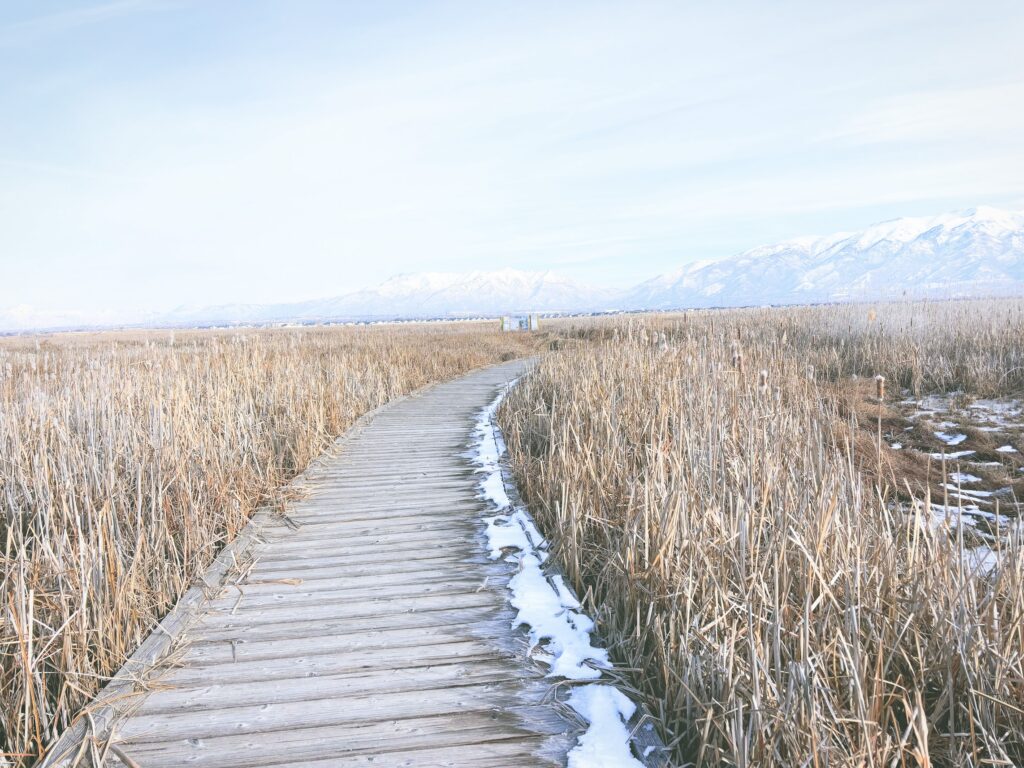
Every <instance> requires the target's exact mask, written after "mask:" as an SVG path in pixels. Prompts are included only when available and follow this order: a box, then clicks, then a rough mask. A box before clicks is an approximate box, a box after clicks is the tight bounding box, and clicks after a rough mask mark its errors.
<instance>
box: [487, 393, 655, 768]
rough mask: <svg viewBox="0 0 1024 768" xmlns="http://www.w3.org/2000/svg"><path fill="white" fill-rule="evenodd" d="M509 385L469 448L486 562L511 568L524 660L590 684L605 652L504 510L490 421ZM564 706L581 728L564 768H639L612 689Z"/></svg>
mask: <svg viewBox="0 0 1024 768" xmlns="http://www.w3.org/2000/svg"><path fill="white" fill-rule="evenodd" d="M514 384H515V382H512V384H510V385H509V387H507V388H506V389H505V390H504V391H503V392H502V393H501V394H500V395H498V397H496V398H495V399H494V401H493V402H491V403H490V405H488V406H487V407H486V408H484V409H483V410H482V411H481V412H480V416H479V418H478V420H477V423H476V429H475V430H474V435H475V437H474V440H473V442H472V444H471V446H470V449H471V451H470V455H471V457H472V460H473V462H474V463H475V464H476V465H477V466H478V467H479V469H478V470H477V471H478V472H479V473H480V474H482V475H483V477H482V479H481V480H480V483H479V489H480V495H481V496H482V497H483V498H484V499H486V500H487V501H488V502H490V504H491V505H492V507H493V508H494V511H495V514H494V515H493V516H491V517H488V518H485V523H486V525H487V528H486V535H487V546H488V549H489V555H490V557H491V559H492V560H497V559H499V558H501V557H504V559H505V560H506V561H508V562H514V563H517V564H518V566H519V572H518V573H516V575H515V576H513V577H512V579H511V580H510V581H509V585H508V586H509V590H510V592H511V594H510V596H509V603H510V604H511V605H512V607H513V608H515V609H516V619H515V623H514V625H513V626H514V627H519V626H526V627H528V630H529V635H530V645H531V650H530V654H531V656H532V657H533V658H536V659H539V660H541V661H543V662H544V663H546V664H547V665H548V666H549V667H550V670H549V672H548V675H549V676H552V677H563V678H566V679H568V680H580V681H584V680H597V679H599V678H600V677H601V675H602V672H601V670H602V669H603V668H608V667H610V666H611V663H610V661H609V659H608V652H607V651H606V650H605V649H603V648H595V647H594V646H593V644H592V643H591V641H590V633H591V632H592V631H593V629H594V622H593V620H592V619H591V618H590V617H589V616H587V615H586V614H584V613H583V612H581V611H580V602H579V600H578V599H577V598H576V596H575V595H574V594H573V593H572V590H571V589H569V587H568V586H567V585H566V584H565V581H564V580H563V579H562V577H561V576H559V575H552V576H549V575H548V574H547V573H545V572H544V569H543V564H544V562H545V561H546V560H547V557H548V555H547V552H546V551H545V550H546V548H547V542H546V541H545V539H544V537H543V536H542V535H541V533H540V531H539V530H537V526H536V525H535V524H534V522H533V518H532V517H531V516H530V513H529V512H528V511H527V510H526V509H525V508H523V507H520V506H515V505H513V504H512V501H511V499H510V498H509V495H508V492H507V491H506V489H505V484H504V481H503V479H502V474H501V459H502V457H503V456H504V454H505V443H504V440H503V439H502V436H501V431H500V430H499V429H498V427H497V426H496V424H495V422H494V416H495V414H496V412H497V410H498V406H499V405H500V404H501V401H502V399H503V398H504V396H505V394H506V392H507V391H508V389H509V388H511V387H512V386H514ZM568 703H569V705H570V706H571V707H572V708H573V709H574V710H576V712H578V713H579V714H580V716H581V717H583V718H584V719H585V720H586V721H587V723H588V724H589V727H588V728H587V731H586V732H585V733H584V734H583V735H581V736H580V737H579V743H578V744H577V745H576V746H575V747H574V748H573V749H572V751H571V752H570V753H569V767H570V768H643V764H642V763H641V762H639V761H638V760H637V759H636V758H634V757H633V755H632V753H631V751H630V733H629V729H628V728H627V726H626V723H627V722H628V721H629V718H631V717H632V716H633V713H634V712H635V711H636V706H635V705H634V704H633V702H631V701H630V700H629V698H628V697H627V696H626V695H625V694H623V693H622V692H621V691H619V690H618V689H617V688H615V687H614V686H612V685H606V684H603V683H587V684H584V685H578V686H576V687H574V688H573V689H572V693H571V694H570V696H569V702H568Z"/></svg>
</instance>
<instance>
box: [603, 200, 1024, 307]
mask: <svg viewBox="0 0 1024 768" xmlns="http://www.w3.org/2000/svg"><path fill="white" fill-rule="evenodd" d="M904 295H905V296H908V297H913V298H925V297H931V298H952V297H959V296H990V295H1024V212H1020V211H1004V210H999V209H996V208H972V209H970V210H967V211H962V212H960V213H951V214H944V215H941V216H934V217H928V218H903V219H893V220H892V221H885V222H882V223H881V224H875V225H874V226H871V227H868V228H867V229H864V230H861V231H860V232H854V233H843V234H837V235H831V236H828V237H807V238H799V239H796V240H789V241H787V242H784V243H779V244H777V245H766V246H761V247H759V248H754V249H753V250H749V251H746V252H744V253H741V254H739V255H738V256H733V257H730V258H726V259H721V260H718V261H702V262H695V263H692V264H688V265H686V266H685V267H683V268H682V269H680V270H678V271H676V272H672V273H670V274H666V275H661V276H659V277H656V278H654V279H653V280H648V281H647V282H645V283H641V284H640V285H638V286H636V287H635V288H633V289H632V290H630V291H628V292H627V294H626V296H625V298H624V301H623V304H624V306H627V307H629V308H636V309H639V308H643V309H669V308H675V307H720V306H742V305H749V304H799V303H811V302H832V301H857V300H871V299H880V298H895V297H900V296H904Z"/></svg>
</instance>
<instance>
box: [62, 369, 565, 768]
mask: <svg viewBox="0 0 1024 768" xmlns="http://www.w3.org/2000/svg"><path fill="white" fill-rule="evenodd" d="M524 365H525V364H524V363H523V362H519V361H517V362H512V363H507V364H503V365H500V366H495V367H492V368H488V369H483V370H480V371H477V372H474V373H472V374H470V375H468V376H465V377H463V378H461V379H458V380H456V381H453V382H449V383H446V384H441V385H438V386H435V387H433V388H430V389H427V390H425V391H424V392H422V393H420V394H418V395H414V396H412V397H410V398H407V399H404V400H401V401H399V402H397V403H395V404H394V405H391V406H388V407H386V408H384V409H382V410H381V411H378V412H377V413H376V414H374V415H373V416H372V417H371V418H369V419H366V420H364V421H363V422H362V423H361V424H360V425H358V426H357V428H356V429H354V430H353V431H352V432H350V433H349V435H347V436H346V438H344V439H343V440H342V441H339V445H338V446H337V447H336V448H335V449H334V450H332V451H331V452H330V453H329V454H328V455H327V456H326V457H324V458H323V459H322V460H321V461H320V462H318V464H317V465H315V466H314V467H312V468H311V469H310V470H309V471H308V472H307V473H306V474H305V475H304V476H303V478H301V483H300V485H301V486H302V487H303V488H304V493H303V494H302V497H301V498H300V499H298V500H296V501H294V502H292V503H291V504H289V505H288V507H287V516H286V517H282V516H281V515H275V514H271V513H263V514H261V515H259V516H257V518H256V519H254V522H253V524H252V525H250V527H249V529H247V532H246V534H245V535H243V536H242V537H240V541H239V542H238V543H237V544H236V545H233V546H232V547H231V548H229V551H228V552H227V553H226V555H225V556H223V557H222V558H221V559H220V561H221V565H222V566H224V567H223V568H222V570H224V571H225V572H224V573H222V574H221V573H217V566H215V567H214V568H213V569H212V570H211V573H210V574H208V575H207V579H206V581H207V583H208V584H214V585H215V586H214V588H212V589H206V590H199V589H198V588H197V589H194V590H192V591H191V593H190V594H189V595H186V597H185V598H184V599H183V600H182V602H181V603H180V604H179V607H178V608H177V609H176V610H175V612H174V613H173V614H172V615H171V616H170V617H169V618H168V619H167V620H166V621H165V622H164V624H163V631H158V632H155V633H154V635H153V636H152V637H151V638H150V640H148V641H147V644H146V646H144V647H143V648H142V649H140V653H138V654H136V657H134V661H133V662H129V665H128V666H127V667H126V670H124V674H122V675H121V676H120V677H119V678H118V679H117V680H115V683H114V684H113V685H112V686H111V687H110V688H109V689H108V691H107V693H106V695H107V696H108V697H109V698H110V699H111V700H113V701H114V702H115V706H114V707H106V708H104V707H100V706H97V708H96V709H95V711H94V718H93V724H92V726H91V728H92V729H93V732H94V734H98V738H97V737H94V738H91V739H89V740H88V742H87V743H91V744H98V746H97V747H95V749H96V751H98V752H102V751H103V750H104V748H106V753H105V758H106V759H105V764H106V765H110V766H117V765H128V766H132V765H138V766H142V768H160V767H161V766H182V765H201V766H217V768H232V766H238V767H240V766H271V765H288V766H309V767H310V768H313V767H314V766H323V767H324V768H326V766H378V767H380V766H414V767H422V766H476V768H486V767H487V766H530V765H565V763H566V759H567V753H568V752H569V750H570V749H572V748H573V746H574V745H575V744H576V740H577V737H578V736H579V735H580V733H581V727H580V724H579V723H577V722H574V721H572V720H570V719H568V718H567V717H566V716H565V715H564V712H565V711H567V710H566V708H565V707H561V706H557V705H554V704H553V703H552V696H551V695H550V693H551V686H552V684H553V682H554V681H552V680H551V679H550V678H548V679H545V672H546V670H545V669H544V668H543V667H541V666H537V665H534V664H533V663H531V662H529V661H528V660H527V653H526V650H527V649H526V640H525V639H524V636H523V633H522V632H514V631H513V630H512V629H511V626H512V623H513V620H514V619H515V614H514V612H513V611H512V610H511V608H510V607H509V606H508V602H507V599H508V592H507V590H506V585H507V584H508V581H509V579H510V577H511V576H512V575H513V574H514V568H513V566H511V565H510V564H509V563H507V562H504V561H494V560H491V559H490V558H489V557H488V553H487V551H486V549H485V548H484V544H483V537H482V531H483V525H484V524H483V517H484V516H485V514H486V502H485V501H483V500H481V499H480V498H478V487H477V485H478V482H479V476H478V475H477V474H474V466H473V464H472V463H471V461H470V458H469V457H468V456H467V454H466V450H467V445H468V443H469V441H470V439H471V436H472V434H473V431H474V426H475V424H476V419H477V418H478V414H479V413H480V411H481V409H482V408H484V407H485V406H486V405H487V403H488V402H490V401H491V400H492V399H493V398H494V396H495V393H496V392H497V391H498V390H499V388H500V387H501V386H502V385H503V384H504V383H505V382H506V381H508V380H509V379H511V378H513V377H514V376H516V375H517V374H519V373H521V372H522V370H523V368H524ZM154 660H156V661H157V663H156V664H155V665H153V664H150V662H152V661H154ZM140 678H141V679H145V680H146V681H147V682H146V684H145V685H144V686H143V687H144V688H146V689H148V692H146V691H142V692H140V690H139V687H138V686H137V685H135V684H134V683H133V681H137V680H139V679H140ZM83 725H84V721H83V723H80V724H79V727H78V728H77V729H73V730H77V733H69V734H67V735H66V736H65V738H64V739H63V740H62V741H61V743H60V744H59V748H58V749H56V750H54V752H53V753H52V754H51V758H50V760H48V761H47V765H69V764H70V762H69V761H68V760H61V759H60V754H61V753H64V754H65V755H67V754H70V753H71V751H79V747H78V743H80V742H81V731H82V728H83ZM111 725H112V726H113V731H112V736H111V737H110V738H107V736H108V734H109V727H110V726H111ZM76 736H77V738H76ZM84 751H85V750H84V749H83V750H81V752H84ZM82 756H83V757H84V754H83V755H82ZM80 764H81V765H89V764H91V763H90V761H89V760H88V759H83V760H82V761H81V763H80Z"/></svg>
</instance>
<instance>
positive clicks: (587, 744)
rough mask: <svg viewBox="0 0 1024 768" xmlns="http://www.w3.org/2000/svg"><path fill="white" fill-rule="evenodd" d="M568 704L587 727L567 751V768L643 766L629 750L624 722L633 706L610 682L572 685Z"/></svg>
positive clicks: (627, 731)
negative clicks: (574, 686) (584, 721)
mask: <svg viewBox="0 0 1024 768" xmlns="http://www.w3.org/2000/svg"><path fill="white" fill-rule="evenodd" d="M569 706H571V707H572V708H573V709H574V710H576V712H578V713H579V714H580V716H581V717H583V719H585V720H586V721H587V722H588V723H589V724H590V727H588V728H587V732H586V733H584V734H583V735H582V736H580V737H579V743H578V744H577V745H576V746H575V747H573V749H572V751H570V752H569V762H568V766H569V768H643V763H641V762H640V761H639V760H637V759H636V758H635V757H633V755H632V753H631V752H630V749H629V738H630V737H629V729H628V728H627V727H626V723H627V722H628V721H629V718H631V717H632V716H633V713H634V712H635V711H636V706H635V705H634V704H633V702H631V701H630V700H629V699H628V698H627V697H626V696H625V694H623V693H622V691H620V690H619V689H618V688H615V687H614V686H611V685H600V684H596V683H595V684H592V685H584V686H579V687H577V688H573V690H572V693H571V694H570V695H569Z"/></svg>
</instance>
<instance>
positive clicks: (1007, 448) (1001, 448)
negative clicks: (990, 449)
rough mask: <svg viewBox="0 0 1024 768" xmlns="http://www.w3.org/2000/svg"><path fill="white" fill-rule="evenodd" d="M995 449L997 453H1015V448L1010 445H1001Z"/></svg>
mask: <svg viewBox="0 0 1024 768" xmlns="http://www.w3.org/2000/svg"><path fill="white" fill-rule="evenodd" d="M996 451H998V452H999V453H1017V449H1016V448H1014V447H1013V446H1012V445H1001V446H999V447H998V448H996Z"/></svg>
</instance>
